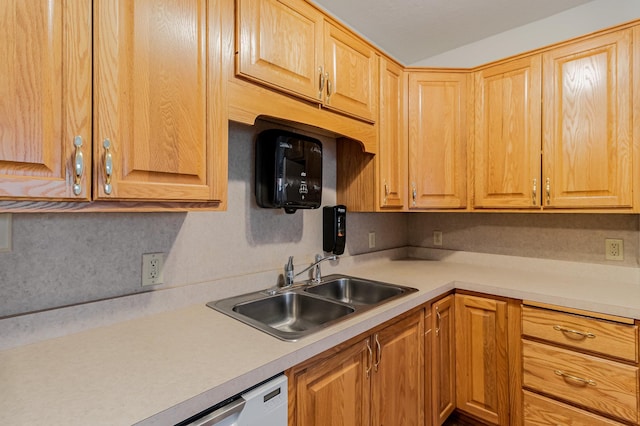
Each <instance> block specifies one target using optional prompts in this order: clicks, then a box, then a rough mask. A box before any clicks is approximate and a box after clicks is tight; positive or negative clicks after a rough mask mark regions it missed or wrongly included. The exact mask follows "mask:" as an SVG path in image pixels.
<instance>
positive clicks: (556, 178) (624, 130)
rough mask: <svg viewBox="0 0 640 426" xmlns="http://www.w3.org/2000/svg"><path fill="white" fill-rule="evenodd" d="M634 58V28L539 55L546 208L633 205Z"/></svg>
mask: <svg viewBox="0 0 640 426" xmlns="http://www.w3.org/2000/svg"><path fill="white" fill-rule="evenodd" d="M631 57H632V54H631V30H624V31H617V32H614V33H611V34H607V35H604V36H601V37H597V38H593V39H589V40H586V41H583V42H579V43H574V44H570V45H567V46H565V47H561V48H558V49H554V50H552V51H550V52H547V53H545V54H544V55H543V67H544V75H545V85H544V98H545V108H544V111H545V112H544V122H543V127H544V142H543V152H544V155H543V158H544V163H543V167H544V168H543V176H544V179H545V185H546V186H548V187H549V195H545V207H626V206H631V201H632V190H631V182H632V175H631V173H632V142H631V125H632V108H631V97H630V93H631V64H630V58H631ZM547 182H548V185H547Z"/></svg>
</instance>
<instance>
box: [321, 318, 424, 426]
mask: <svg viewBox="0 0 640 426" xmlns="http://www.w3.org/2000/svg"><path fill="white" fill-rule="evenodd" d="M423 317H424V314H423V312H419V313H416V314H414V315H412V316H410V317H408V318H406V319H404V320H401V321H399V322H397V323H395V324H393V325H390V326H389V327H387V328H385V329H384V330H382V331H380V332H378V333H376V334H375V335H374V336H373V342H374V346H375V348H374V352H375V356H374V374H373V376H372V383H371V386H372V388H371V389H372V390H371V395H372V397H371V410H372V415H371V420H372V421H371V424H372V425H398V424H401V425H405V426H411V425H413V426H423V425H424V399H423V396H424V394H423V389H424V381H423V371H424V350H423V347H424V346H423V344H424V337H423V336H424V323H423ZM328 424H330V423H328Z"/></svg>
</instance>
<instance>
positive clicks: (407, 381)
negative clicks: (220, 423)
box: [287, 311, 424, 426]
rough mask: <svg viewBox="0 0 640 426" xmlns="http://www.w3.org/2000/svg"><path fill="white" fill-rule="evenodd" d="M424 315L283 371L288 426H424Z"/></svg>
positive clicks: (408, 319) (400, 322) (415, 314)
mask: <svg viewBox="0 0 640 426" xmlns="http://www.w3.org/2000/svg"><path fill="white" fill-rule="evenodd" d="M423 334H424V324H423V312H422V311H420V312H417V313H414V314H412V315H410V316H408V317H405V318H403V319H400V320H398V321H396V322H393V323H391V324H390V325H388V326H386V327H383V328H381V329H379V330H378V331H375V330H374V333H373V334H370V335H368V336H366V337H364V338H360V339H358V340H356V341H354V342H351V343H349V344H345V345H341V346H339V347H337V348H334V349H331V350H328V351H326V352H324V353H322V354H320V355H318V356H317V357H314V358H312V359H311V360H309V361H306V362H304V363H303V364H300V365H298V366H296V367H294V368H292V369H291V370H289V371H287V376H288V377H289V425H290V426H294V425H295V426H318V425H332V426H337V425H344V426H349V425H392V424H402V425H407V426H411V425H415V426H422V425H423V424H424V405H423V401H424V399H423V383H424V382H423V380H424V378H423V371H424V364H423V362H424V361H423V360H424V350H423Z"/></svg>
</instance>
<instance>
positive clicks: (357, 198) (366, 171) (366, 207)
mask: <svg viewBox="0 0 640 426" xmlns="http://www.w3.org/2000/svg"><path fill="white" fill-rule="evenodd" d="M336 152H337V154H336V155H337V158H338V161H337V172H336V175H337V176H336V178H337V181H336V192H337V201H338V203H340V204H344V205H345V206H347V210H348V211H351V212H372V211H375V208H376V206H375V193H376V190H375V173H376V156H374V155H371V154H368V153H363V152H362V148H361V146H360V144H359V143H358V142H356V141H353V140H350V139H344V138H340V139H338V141H337V149H336Z"/></svg>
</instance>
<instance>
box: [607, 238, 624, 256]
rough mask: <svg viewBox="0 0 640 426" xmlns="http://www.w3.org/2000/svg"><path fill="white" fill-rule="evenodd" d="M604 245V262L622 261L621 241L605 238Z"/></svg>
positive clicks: (622, 248) (622, 247) (622, 249)
mask: <svg viewBox="0 0 640 426" xmlns="http://www.w3.org/2000/svg"><path fill="white" fill-rule="evenodd" d="M604 245H605V256H604V257H605V259H606V260H624V245H623V240H617V239H613V238H606V239H605V240H604Z"/></svg>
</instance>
